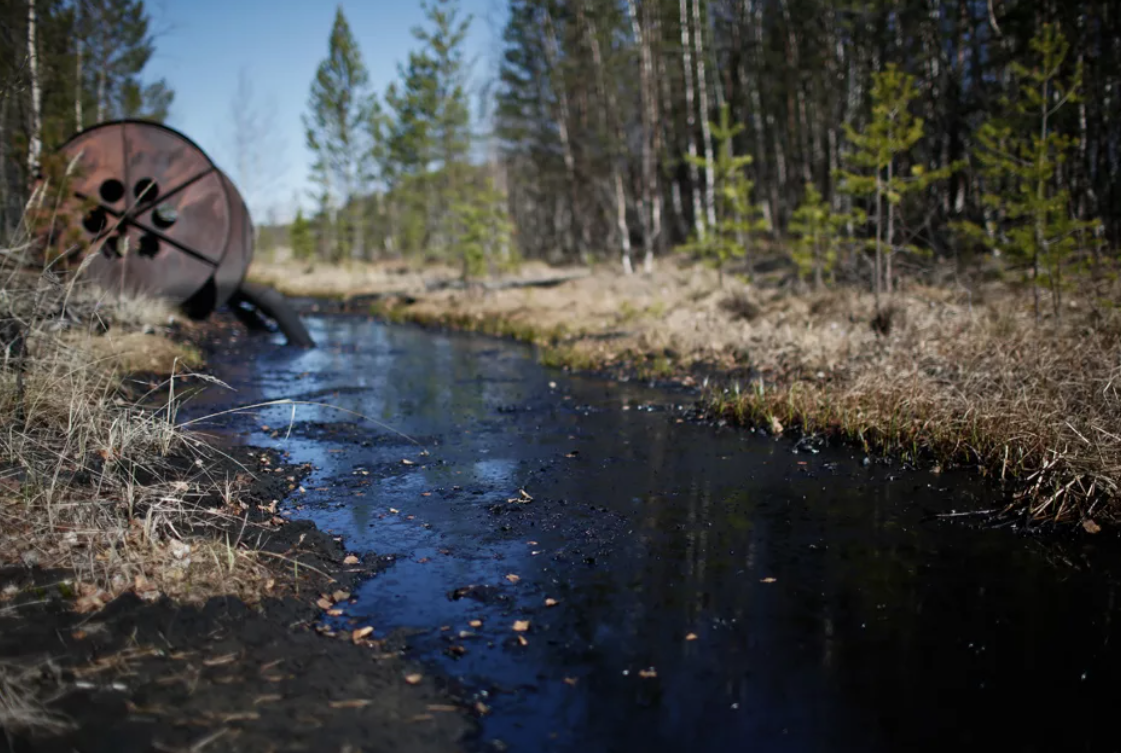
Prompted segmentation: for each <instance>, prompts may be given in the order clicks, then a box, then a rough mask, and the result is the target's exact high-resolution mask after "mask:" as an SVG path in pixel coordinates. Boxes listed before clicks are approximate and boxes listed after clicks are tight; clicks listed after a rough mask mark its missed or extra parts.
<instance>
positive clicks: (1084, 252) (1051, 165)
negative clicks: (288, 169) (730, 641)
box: [0, 0, 1121, 300]
mask: <svg viewBox="0 0 1121 753" xmlns="http://www.w3.org/2000/svg"><path fill="white" fill-rule="evenodd" d="M424 8H425V23H424V24H423V25H422V26H420V27H418V28H415V29H414V30H413V35H414V42H415V44H414V50H413V52H411V53H410V54H409V56H408V59H407V60H405V61H401V63H400V64H399V66H398V70H397V76H396V80H395V81H394V82H393V83H391V84H390V85H389V86H388V87H387V88H386V90H385V91H383V92H375V91H373V90H372V87H371V86H370V83H369V73H368V71H367V69H366V67H365V64H364V62H363V58H362V52H361V50H360V49H359V48H358V44H357V42H356V40H355V37H354V35H353V33H352V30H351V29H350V26H349V24H348V22H347V19H346V17H345V14H344V11H343V9H342V8H341V7H340V8H338V9H337V11H336V17H335V22H334V26H333V29H332V31H331V35H330V38H329V39H328V40H327V54H326V57H325V58H324V59H323V61H322V63H321V64H320V66H319V69H318V71H317V72H316V75H315V78H314V80H313V81H312V82H311V86H310V91H309V94H308V101H307V109H306V114H305V116H304V126H305V129H306V138H307V145H308V146H309V147H310V149H311V150H312V152H313V153H314V154H315V156H316V161H315V165H314V168H313V172H312V175H311V176H309V177H310V179H311V182H312V185H313V186H314V189H313V195H312V198H313V199H314V201H315V208H314V210H312V211H310V212H308V214H307V215H306V216H305V215H304V214H303V213H302V212H301V214H300V215H299V216H298V217H297V218H296V220H295V222H294V223H293V226H292V227H291V235H290V240H291V245H292V247H293V248H294V249H295V251H296V253H297V254H299V255H304V256H312V255H315V256H319V257H322V258H326V259H334V260H341V259H344V258H360V259H378V258H386V257H389V258H402V257H409V258H427V259H438V260H445V261H454V262H455V263H457V264H461V265H462V266H463V269H464V272H465V274H467V273H471V274H478V273H481V272H482V271H484V270H487V269H490V270H495V269H502V268H505V267H506V266H508V265H511V264H514V263H516V262H517V260H518V259H541V260H546V261H548V262H551V263H568V262H576V263H588V262H591V261H604V260H614V261H616V262H618V263H620V264H621V265H622V267H623V268H624V269H625V270H627V271H630V270H632V269H636V268H640V267H641V268H644V269H646V270H649V269H650V268H651V265H653V264H654V263H655V261H656V260H657V259H658V258H660V257H663V256H665V255H667V254H669V253H671V252H672V251H674V250H679V251H684V252H689V253H692V254H693V255H694V256H697V257H701V258H705V259H706V260H708V261H710V262H712V263H714V264H715V265H716V266H718V267H721V268H722V267H723V266H724V265H725V264H726V263H728V262H729V261H732V260H737V259H741V258H745V257H746V258H747V259H748V260H749V261H750V260H751V259H752V257H753V255H754V254H753V252H763V251H778V253H779V254H780V255H785V256H787V257H789V260H790V262H792V263H793V264H794V265H795V268H796V269H797V270H798V272H799V275H800V276H801V277H802V278H803V279H804V280H806V281H807V282H809V281H812V282H813V283H814V284H815V285H817V286H820V285H822V284H824V283H825V282H826V281H829V280H837V279H842V280H849V281H856V280H861V281H864V282H869V281H870V282H871V286H872V288H873V289H874V290H877V291H885V292H890V291H891V290H892V288H893V286H895V285H897V284H898V280H899V279H900V278H901V277H906V276H907V275H908V274H911V273H916V274H917V273H921V270H922V269H923V268H924V267H925V266H928V262H929V260H931V259H949V260H953V261H955V262H957V264H958V266H959V267H960V266H962V265H970V264H977V263H987V262H992V261H993V260H997V261H999V265H1000V268H1001V271H1002V272H1012V273H1014V274H1016V275H1017V276H1027V277H1029V278H1031V279H1032V280H1033V281H1035V282H1036V283H1037V287H1042V288H1044V289H1045V290H1050V291H1051V293H1052V295H1053V296H1055V297H1057V296H1059V295H1060V294H1061V293H1060V289H1061V287H1062V285H1063V282H1062V278H1063V272H1064V270H1078V269H1085V268H1087V265H1092V264H1097V263H1099V262H1100V261H1101V260H1102V258H1103V254H1104V253H1105V251H1106V249H1108V248H1112V247H1115V246H1116V244H1117V240H1118V234H1119V233H1121V225H1119V224H1118V223H1119V221H1121V220H1119V218H1121V206H1119V202H1121V196H1119V185H1118V160H1119V159H1121V155H1119V148H1121V145H1119V135H1121V132H1119V129H1118V126H1117V118H1118V101H1117V96H1116V93H1115V91H1116V87H1117V85H1118V77H1119V75H1121V74H1119V73H1118V71H1119V70H1121V66H1119V65H1118V60H1117V56H1118V52H1117V50H1116V47H1117V45H1116V44H1115V41H1116V40H1117V39H1118V37H1119V35H1121V20H1119V16H1121V11H1119V9H1118V8H1117V7H1116V6H1114V5H1113V4H1111V3H1110V2H1108V0H1086V1H1085V2H1078V3H1060V2H1057V0H1050V1H1048V2H1029V1H1027V0H874V1H869V2H855V1H854V0H511V3H510V5H509V9H508V14H507V20H506V25H505V29H504V30H503V33H502V50H501V59H500V62H499V65H498V66H497V70H495V71H493V74H494V75H493V76H489V74H488V76H489V78H488V80H487V81H486V82H485V85H484V86H483V87H482V91H481V92H475V91H474V90H473V89H472V88H471V87H470V86H469V81H468V74H469V68H470V63H471V61H468V60H467V59H466V54H465V50H464V40H465V38H466V35H467V33H468V29H469V27H470V25H471V24H472V23H475V22H476V20H475V19H472V18H471V17H470V15H468V14H466V13H464V12H463V11H462V9H461V8H460V7H459V6H458V3H457V2H456V0H434V2H431V3H428V4H426V5H424ZM150 26H151V22H150V19H149V15H148V12H147V11H146V9H145V7H144V4H143V2H142V0H35V1H34V2H30V3H27V2H13V1H12V0H6V1H5V3H4V4H3V7H2V10H0V35H2V39H3V48H2V49H3V52H2V53H0V81H3V82H4V89H3V92H2V99H0V150H2V151H0V164H2V170H3V174H2V177H3V180H2V181H0V185H2V186H3V188H2V190H3V194H2V195H0V212H2V214H0V218H2V221H0V225H2V226H3V227H4V228H5V229H8V230H11V229H12V228H13V227H14V226H15V225H16V224H17V223H18V222H19V218H20V216H21V212H22V208H23V203H24V202H25V201H26V199H27V191H28V186H29V185H30V181H29V180H28V177H29V174H28V170H29V169H30V166H31V165H32V164H33V163H34V162H35V159H36V157H33V154H34V155H38V154H39V153H40V152H42V151H43V150H47V151H49V150H50V149H51V148H53V147H54V146H57V145H58V144H59V143H60V141H61V140H63V139H65V138H66V137H68V136H69V135H70V134H71V133H73V132H75V131H77V130H80V128H81V127H83V126H87V125H90V124H92V123H95V122H98V121H99V120H103V119H107V118H114V117H147V118H153V119H156V120H162V119H163V118H165V117H166V115H167V112H168V107H169V105H170V103H171V101H172V97H173V92H172V91H171V89H170V88H169V86H168V84H167V83H166V82H164V81H155V82H147V81H146V80H145V79H144V77H143V75H142V71H143V69H144V66H145V64H146V63H147V61H148V60H149V59H150V57H151V55H152V54H153V52H154V48H155V36H154V34H153V29H151V28H150ZM476 94H477V95H478V96H475V95H476ZM476 111H477V112H480V113H481V115H482V117H476V118H473V117H472V112H476ZM480 124H481V125H480ZM262 219H263V218H259V219H258V222H261V220H262ZM274 235H275V234H274ZM1056 300H1057V299H1056Z"/></svg>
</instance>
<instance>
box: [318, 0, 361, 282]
mask: <svg viewBox="0 0 1121 753" xmlns="http://www.w3.org/2000/svg"><path fill="white" fill-rule="evenodd" d="M369 78H370V77H369V73H368V72H367V70H366V66H365V65H364V64H363V62H362V54H361V52H360V51H359V50H358V43H357V42H356V41H355V39H354V35H353V34H352V33H351V31H350V25H349V24H348V23H347V20H346V17H345V16H344V15H343V12H342V8H341V7H340V8H337V9H336V11H335V22H334V25H333V26H332V29H331V36H330V39H329V42H328V53H327V57H326V58H325V59H324V60H323V61H322V62H321V63H320V64H319V68H318V70H317V71H316V75H315V80H314V81H313V82H312V85H311V94H310V96H309V98H308V112H307V113H306V114H305V115H304V128H305V130H306V135H307V145H308V148H310V149H311V151H312V152H313V154H314V155H315V162H314V163H313V165H312V181H313V182H314V183H315V184H316V185H318V186H319V187H320V189H321V192H322V193H321V196H322V197H323V203H324V204H325V208H326V209H327V211H328V213H329V216H328V217H325V218H324V221H325V222H329V223H330V224H331V225H332V230H333V231H334V241H333V248H332V249H331V250H330V254H331V256H333V257H334V258H335V260H341V259H342V258H344V257H345V256H347V255H349V254H351V253H352V252H354V251H357V253H358V254H359V255H364V254H365V248H364V232H363V230H364V228H365V222H366V218H365V216H364V215H363V213H362V206H363V205H362V203H361V202H358V201H355V199H356V198H357V197H358V196H360V195H361V194H362V192H363V190H364V189H365V188H366V187H367V182H368V176H369V174H370V170H371V167H370V162H371V159H372V153H371V151H370V145H369V143H368V133H369V132H368V126H367V124H368V122H369V119H370V112H371V110H372V108H373V107H374V100H373V96H372V95H371V94H370V93H369V91H368V87H369ZM340 208H341V209H342V210H343V216H342V217H339V216H338V211H339V209H340Z"/></svg>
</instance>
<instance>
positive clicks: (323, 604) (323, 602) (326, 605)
mask: <svg viewBox="0 0 1121 753" xmlns="http://www.w3.org/2000/svg"><path fill="white" fill-rule="evenodd" d="M315 606H317V607H319V608H320V609H330V608H331V607H333V606H334V604H332V603H331V601H330V600H329V599H319V600H318V601H316V602H315Z"/></svg>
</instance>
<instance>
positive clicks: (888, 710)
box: [190, 318, 1121, 753]
mask: <svg viewBox="0 0 1121 753" xmlns="http://www.w3.org/2000/svg"><path fill="white" fill-rule="evenodd" d="M309 325H310V329H311V330H312V334H313V336H314V337H315V339H316V340H317V341H318V342H319V343H322V344H323V347H321V348H320V349H318V350H314V351H308V352H300V351H290V350H287V349H280V348H276V349H271V348H264V347H260V346H251V348H252V350H254V351H255V353H250V354H249V356H248V357H247V356H246V354H245V353H244V352H242V353H240V354H239V355H238V356H237V357H231V358H230V359H229V360H228V362H226V363H219V364H217V366H218V367H219V371H220V374H221V375H222V376H223V378H227V379H229V380H230V383H231V384H233V385H234V386H235V387H236V388H237V390H238V391H237V393H235V394H232V395H231V394H228V393H227V394H209V395H207V396H204V398H202V399H200V400H199V401H197V402H196V404H195V405H194V406H193V407H192V408H191V409H190V410H191V412H192V413H193V414H195V415H199V414H202V413H206V412H207V411H210V410H215V409H218V408H223V407H228V406H230V405H235V404H250V403H254V402H259V401H266V400H275V399H281V398H292V399H295V400H304V401H310V402H325V403H330V404H331V405H333V406H338V407H339V408H343V409H346V410H348V411H354V412H355V413H360V414H363V415H364V416H367V417H369V419H370V420H365V419H360V418H357V417H356V416H354V415H353V414H350V413H342V412H339V411H336V410H332V409H328V408H322V407H316V406H308V405H300V406H297V407H296V408H295V409H294V417H293V408H292V407H289V406H282V407H273V408H267V409H264V410H262V411H258V412H257V414H256V415H255V416H253V417H249V416H245V415H233V416H226V417H223V418H221V419H215V420H214V421H212V422H210V423H211V425H212V426H213V425H218V426H225V427H226V430H232V431H235V432H238V433H240V434H242V435H243V437H244V439H245V441H250V442H253V443H257V444H270V443H271V444H273V445H275V446H278V447H280V448H282V449H285V450H287V451H289V452H290V453H291V458H292V460H293V461H296V462H311V463H313V464H314V465H316V466H317V468H318V470H317V471H316V472H315V474H314V475H313V476H312V477H311V478H310V479H308V480H307V481H305V486H304V488H305V489H306V492H305V493H302V494H297V495H296V496H295V497H294V498H293V499H292V500H291V502H290V504H289V513H290V514H291V515H292V516H293V517H301V516H303V517H307V518H310V519H312V520H314V521H315V522H316V523H317V524H318V525H319V526H320V527H321V528H323V529H324V530H328V531H331V532H334V533H336V534H337V535H341V536H343V537H345V539H346V541H347V545H348V548H350V549H351V550H355V551H374V552H377V553H378V554H380V555H394V556H395V557H396V563H395V565H394V566H393V567H391V568H389V569H388V570H386V571H385V572H384V573H382V574H381V575H380V576H378V577H376V578H374V579H372V580H370V581H369V582H367V583H366V584H365V585H364V586H363V587H362V588H361V589H360V590H359V591H358V592H357V593H356V594H355V597H356V599H355V601H354V603H350V604H344V605H340V606H343V607H345V614H344V615H343V616H341V617H328V616H326V615H325V616H324V620H325V621H328V622H331V623H333V624H335V626H336V627H337V628H338V629H343V628H353V627H357V626H363V625H370V626H372V627H373V628H374V629H375V636H380V635H385V634H386V633H388V632H390V631H393V630H395V629H398V628H413V629H415V630H416V632H415V633H414V634H413V635H412V637H411V638H410V650H411V651H412V652H413V654H414V656H415V657H416V658H417V659H419V660H421V661H425V662H429V663H430V666H433V667H434V669H437V670H438V671H440V672H442V673H445V674H447V675H448V676H450V677H452V678H456V679H458V680H459V681H460V682H461V683H462V686H463V688H464V689H465V691H466V692H467V694H468V695H469V696H471V697H473V698H475V699H476V700H478V701H479V702H480V703H481V704H483V706H484V707H485V708H484V710H485V711H486V713H485V715H484V716H483V717H482V727H483V735H482V738H481V739H480V740H479V741H478V743H477V745H478V747H480V748H487V749H490V748H494V747H497V748H503V747H504V746H508V747H509V749H511V750H521V751H541V750H556V751H569V750H579V751H581V753H592V752H593V751H631V750H644V751H678V750H690V751H702V750H709V751H728V750H748V749H751V750H764V751H788V750H789V751H819V750H820V751H903V750H907V751H911V750H921V751H937V753H945V751H948V750H962V749H980V748H982V747H984V748H986V749H988V748H991V747H993V746H999V747H1000V749H1002V750H1025V751H1026V750H1039V751H1054V750H1064V751H1066V750H1070V751H1075V750H1078V751H1081V750H1116V749H1118V748H1119V747H1121V745H1119V743H1118V740H1121V736H1119V734H1118V733H1117V732H1116V731H1115V729H1116V728H1115V725H1114V723H1113V711H1114V708H1115V704H1114V703H1113V702H1112V700H1111V699H1112V691H1113V690H1114V686H1115V684H1116V680H1117V679H1118V674H1117V670H1118V665H1119V661H1118V652H1117V650H1116V649H1115V648H1114V645H1113V642H1112V641H1111V637H1112V635H1111V634H1112V633H1113V632H1114V625H1113V619H1114V615H1115V612H1116V608H1115V600H1116V589H1117V577H1116V574H1117V573H1118V572H1121V569H1119V567H1118V562H1117V558H1116V556H1115V555H1116V550H1117V547H1116V546H1115V539H1113V537H1108V538H1107V535H1106V534H1102V535H1101V536H1099V537H1096V538H1092V539H1091V538H1090V537H1083V538H1084V539H1086V540H1085V541H1082V540H1078V541H1076V542H1075V543H1067V544H1062V545H1060V544H1056V543H1054V542H1049V543H1045V542H1041V541H1038V540H1035V539H1032V538H1030V537H1026V536H1022V535H1019V534H1016V533H1013V532H1010V531H974V530H970V529H969V528H967V527H965V526H962V525H955V524H951V523H947V522H945V521H944V520H938V519H935V518H934V515H935V514H937V513H945V512H949V511H951V510H953V509H955V508H957V509H977V508H978V507H980V506H981V505H982V504H983V498H982V499H978V498H977V497H978V495H984V494H985V493H986V492H985V491H984V490H983V489H981V486H980V484H978V483H977V482H976V480H975V479H973V478H971V477H968V476H958V477H956V478H950V477H948V476H941V477H939V476H932V475H928V474H922V473H915V472H905V471H901V470H900V469H898V468H896V469H890V468H888V469H885V468H883V467H877V466H875V465H873V466H872V467H865V466H864V465H863V464H862V463H861V462H860V459H859V458H854V457H852V455H851V453H846V452H841V451H828V450H827V451H823V452H821V453H812V452H806V451H802V452H799V451H797V449H796V447H795V445H794V443H793V442H791V441H788V440H777V441H776V440H774V439H769V438H765V437H760V436H757V435H754V434H751V433H749V432H746V431H741V430H732V429H716V428H713V427H711V426H705V425H698V424H695V423H691V422H689V421H684V420H682V419H681V416H682V415H684V413H683V412H682V411H680V410H677V409H676V408H675V406H674V403H675V402H678V403H681V402H686V403H687V402H688V401H689V399H688V398H684V397H681V396H674V395H672V394H669V393H662V392H657V391H653V390H645V389H642V388H639V387H636V386H630V385H626V384H613V383H607V382H604V381H600V380H594V379H576V378H569V377H565V376H563V375H562V374H560V373H558V372H555V371H551V370H547V369H544V368H542V367H541V366H539V365H538V364H537V363H536V362H535V360H534V357H533V353H532V352H531V351H530V350H528V349H526V348H522V347H519V346H514V345H508V344H504V343H500V342H497V341H494V340H489V339H483V338H473V337H466V336H454V335H442V334H432V333H428V332H424V331H421V330H419V329H414V328H409V327H387V326H382V325H379V324H376V323H373V322H370V321H367V320H364V319H360V318H312V319H310V320H309ZM375 422H380V423H381V424H384V425H386V426H390V427H392V429H393V430H394V431H391V430H389V429H387V428H384V427H381V426H379V425H378V423H375ZM262 424H263V425H267V426H269V427H270V430H269V431H268V432H265V431H262V430H261V429H260V426H261V425H262ZM278 430H279V434H278V435H277V436H275V437H271V438H270V435H271V434H274V433H276V432H277V431H278ZM395 431H399V432H402V433H404V434H406V435H408V436H409V437H411V438H413V439H415V440H416V442H419V443H420V444H422V445H423V447H424V449H425V450H426V451H427V453H428V454H424V452H423V451H422V448H421V447H419V446H417V445H416V444H413V443H412V442H411V441H409V440H408V439H405V438H404V437H402V436H401V435H399V434H396V433H394V432H395ZM405 461H407V462H405ZM522 490H524V491H525V492H526V494H523V493H522ZM527 495H528V497H532V500H528V499H527ZM510 500H515V501H510ZM509 576H516V577H509ZM554 602H555V603H554ZM523 622H528V629H527V630H524V631H519V630H516V629H515V627H525V625H524V624H522V623H523Z"/></svg>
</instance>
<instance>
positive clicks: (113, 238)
mask: <svg viewBox="0 0 1121 753" xmlns="http://www.w3.org/2000/svg"><path fill="white" fill-rule="evenodd" d="M101 253H103V254H104V255H105V256H106V257H107V258H109V259H120V258H121V236H119V235H110V236H109V237H108V238H106V239H105V242H104V243H103V244H101Z"/></svg>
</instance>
